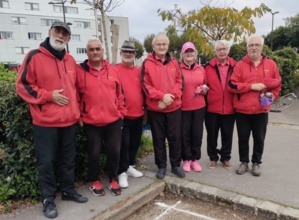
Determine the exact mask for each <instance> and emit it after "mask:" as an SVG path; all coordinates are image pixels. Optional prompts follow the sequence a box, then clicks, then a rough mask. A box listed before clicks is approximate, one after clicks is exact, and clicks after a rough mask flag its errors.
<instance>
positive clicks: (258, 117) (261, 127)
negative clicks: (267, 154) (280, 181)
mask: <svg viewBox="0 0 299 220" xmlns="http://www.w3.org/2000/svg"><path fill="white" fill-rule="evenodd" d="M236 124H237V131H238V138H239V157H240V161H241V162H246V163H249V137H250V134H251V132H252V137H253V153H252V158H251V162H252V163H258V164H261V163H262V155H263V152H264V141H265V137H266V132H267V124H268V113H262V114H252V115H248V114H241V113H236Z"/></svg>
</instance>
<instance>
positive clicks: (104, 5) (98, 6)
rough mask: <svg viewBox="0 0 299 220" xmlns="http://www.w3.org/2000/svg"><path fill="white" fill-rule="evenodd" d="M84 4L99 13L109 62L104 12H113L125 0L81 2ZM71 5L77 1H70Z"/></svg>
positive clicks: (84, 0)
mask: <svg viewBox="0 0 299 220" xmlns="http://www.w3.org/2000/svg"><path fill="white" fill-rule="evenodd" d="M82 1H83V2H85V3H86V4H88V5H90V6H91V7H92V8H94V9H95V10H99V11H100V13H101V18H102V19H101V21H102V24H103V25H102V27H103V33H104V41H105V48H106V51H107V61H110V52H109V49H108V48H109V46H108V33H107V28H106V19H105V17H106V12H111V11H113V9H114V8H116V7H118V6H120V5H121V4H122V3H123V2H124V1H125V0H82ZM71 3H72V4H73V3H77V0H71Z"/></svg>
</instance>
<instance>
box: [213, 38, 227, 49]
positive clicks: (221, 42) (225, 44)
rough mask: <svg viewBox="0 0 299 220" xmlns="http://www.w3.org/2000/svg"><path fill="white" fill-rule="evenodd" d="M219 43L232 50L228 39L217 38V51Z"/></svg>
mask: <svg viewBox="0 0 299 220" xmlns="http://www.w3.org/2000/svg"><path fill="white" fill-rule="evenodd" d="M218 44H222V45H224V46H225V47H226V48H227V49H229V50H230V43H229V42H228V41H227V40H217V41H216V42H215V44H214V50H215V51H216V48H217V46H218Z"/></svg>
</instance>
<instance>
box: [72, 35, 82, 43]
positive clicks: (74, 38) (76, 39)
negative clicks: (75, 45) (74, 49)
mask: <svg viewBox="0 0 299 220" xmlns="http://www.w3.org/2000/svg"><path fill="white" fill-rule="evenodd" d="M71 39H72V41H80V34H72V35H71Z"/></svg>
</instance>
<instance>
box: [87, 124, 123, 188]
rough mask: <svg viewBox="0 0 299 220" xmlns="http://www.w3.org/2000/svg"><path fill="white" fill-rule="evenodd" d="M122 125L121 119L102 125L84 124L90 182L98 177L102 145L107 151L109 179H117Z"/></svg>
mask: <svg viewBox="0 0 299 220" xmlns="http://www.w3.org/2000/svg"><path fill="white" fill-rule="evenodd" d="M122 126H123V120H122V119H119V120H117V121H115V122H113V123H111V124H108V125H106V126H102V127H97V126H94V125H89V124H84V129H85V132H86V137H87V155H88V162H87V166H88V177H89V180H90V181H91V182H94V181H96V180H98V179H99V176H100V153H101V150H102V148H103V146H105V149H106V153H107V167H108V177H109V180H110V181H111V180H112V179H115V180H117V176H118V175H117V174H118V173H117V172H118V164H119V154H120V146H121V132H122V131H121V130H122Z"/></svg>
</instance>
